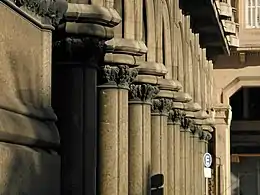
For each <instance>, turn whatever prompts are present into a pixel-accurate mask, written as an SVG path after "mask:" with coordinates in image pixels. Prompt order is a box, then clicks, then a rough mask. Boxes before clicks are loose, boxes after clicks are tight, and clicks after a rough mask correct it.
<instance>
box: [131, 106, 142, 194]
mask: <svg viewBox="0 0 260 195" xmlns="http://www.w3.org/2000/svg"><path fill="white" fill-rule="evenodd" d="M142 118H143V108H142V105H141V104H131V103H130V104H129V165H128V166H129V194H130V195H132V194H142V193H143V192H142V190H143V188H142V187H143V186H142V183H143V181H142V178H143V162H142V161H143V159H142V158H143V157H142V156H143V147H142V144H143V143H142V142H143V124H142Z"/></svg>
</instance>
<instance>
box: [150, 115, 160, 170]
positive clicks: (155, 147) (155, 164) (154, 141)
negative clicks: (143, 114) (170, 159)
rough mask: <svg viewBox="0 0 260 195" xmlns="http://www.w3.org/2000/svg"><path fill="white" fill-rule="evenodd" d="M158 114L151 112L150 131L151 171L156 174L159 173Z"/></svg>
mask: <svg viewBox="0 0 260 195" xmlns="http://www.w3.org/2000/svg"><path fill="white" fill-rule="evenodd" d="M160 122H161V119H160V114H159V113H152V123H151V124H152V130H151V131H152V133H151V149H152V152H151V155H152V165H151V173H152V175H156V174H159V173H161V158H160V156H161V141H160V140H161V132H160Z"/></svg>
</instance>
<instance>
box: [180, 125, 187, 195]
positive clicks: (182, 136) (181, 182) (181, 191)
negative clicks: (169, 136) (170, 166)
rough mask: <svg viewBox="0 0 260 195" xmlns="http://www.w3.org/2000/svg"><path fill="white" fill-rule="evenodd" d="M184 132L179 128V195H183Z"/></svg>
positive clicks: (184, 186)
mask: <svg viewBox="0 0 260 195" xmlns="http://www.w3.org/2000/svg"><path fill="white" fill-rule="evenodd" d="M185 134H186V133H185V130H184V129H183V128H182V127H181V128H180V145H181V146H180V194H183V195H185V188H186V185H185V148H186V145H185Z"/></svg>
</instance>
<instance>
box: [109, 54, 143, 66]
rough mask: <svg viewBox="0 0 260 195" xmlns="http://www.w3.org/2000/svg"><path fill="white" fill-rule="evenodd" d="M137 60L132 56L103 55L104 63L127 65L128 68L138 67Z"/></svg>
mask: <svg viewBox="0 0 260 195" xmlns="http://www.w3.org/2000/svg"><path fill="white" fill-rule="evenodd" d="M137 61H138V59H136V57H135V56H133V55H128V54H111V53H106V54H105V63H106V64H111V65H128V66H130V67H136V66H139V64H138V62H137Z"/></svg>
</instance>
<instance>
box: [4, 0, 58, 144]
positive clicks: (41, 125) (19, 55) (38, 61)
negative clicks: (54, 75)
mask: <svg viewBox="0 0 260 195" xmlns="http://www.w3.org/2000/svg"><path fill="white" fill-rule="evenodd" d="M0 21H1V25H2V26H1V31H0V51H1V52H0V64H1V66H0V89H1V91H2V92H1V94H0V114H1V118H0V126H1V127H0V135H1V136H0V140H4V141H8V142H12V143H20V144H29V145H37V144H38V143H42V144H43V143H45V144H47V145H48V144H49V143H52V144H56V145H58V144H59V136H58V132H57V129H56V128H55V125H54V122H55V121H56V116H55V114H54V112H53V110H52V108H51V101H50V99H51V42H52V36H51V31H50V30H44V29H40V28H38V27H36V26H35V25H34V24H32V23H31V22H30V21H29V20H27V19H25V18H23V17H22V16H21V15H19V14H18V13H16V12H15V11H14V10H12V9H11V8H9V7H8V6H6V5H5V4H3V3H2V2H1V4H0ZM41 121H46V122H41ZM47 121H48V122H47ZM52 144H51V145H52Z"/></svg>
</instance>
